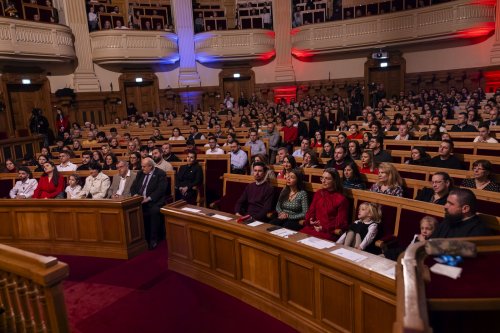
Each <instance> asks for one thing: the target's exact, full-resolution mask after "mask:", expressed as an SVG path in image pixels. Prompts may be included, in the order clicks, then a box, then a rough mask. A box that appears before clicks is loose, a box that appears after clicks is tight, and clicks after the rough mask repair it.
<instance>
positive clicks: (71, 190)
mask: <svg viewBox="0 0 500 333" xmlns="http://www.w3.org/2000/svg"><path fill="white" fill-rule="evenodd" d="M68 184H69V185H68V186H66V190H64V192H66V198H67V199H80V196H79V194H80V191H81V190H82V187H81V186H80V185H79V184H80V177H78V175H76V174H75V175H71V176H69V177H68Z"/></svg>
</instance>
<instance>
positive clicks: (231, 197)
mask: <svg viewBox="0 0 500 333" xmlns="http://www.w3.org/2000/svg"><path fill="white" fill-rule="evenodd" d="M246 186H247V183H240V182H231V181H227V182H226V195H224V196H223V197H221V198H220V199H219V200H216V201H214V202H213V203H212V204H210V208H213V209H217V210H220V211H222V212H226V213H230V214H234V206H235V205H236V202H237V201H238V199H239V198H240V195H241V193H243V191H244V190H245V187H246Z"/></svg>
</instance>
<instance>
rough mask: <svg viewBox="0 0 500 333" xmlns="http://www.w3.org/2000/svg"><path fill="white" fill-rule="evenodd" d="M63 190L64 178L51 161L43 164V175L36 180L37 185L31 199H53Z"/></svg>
mask: <svg viewBox="0 0 500 333" xmlns="http://www.w3.org/2000/svg"><path fill="white" fill-rule="evenodd" d="M63 190H64V178H63V176H62V175H60V174H59V172H58V171H57V168H56V166H55V165H54V163H53V162H50V161H49V162H46V163H45V164H44V165H43V175H42V177H41V178H40V180H39V181H38V186H37V188H36V189H35V193H34V194H33V197H32V198H33V199H49V198H51V199H53V198H55V197H57V196H58V195H59V194H61V193H62V192H63Z"/></svg>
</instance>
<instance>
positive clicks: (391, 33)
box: [292, 0, 495, 58]
mask: <svg viewBox="0 0 500 333" xmlns="http://www.w3.org/2000/svg"><path fill="white" fill-rule="evenodd" d="M494 29H495V1H494V0H485V1H477V0H457V1H452V2H447V3H444V4H440V5H434V6H430V7H424V8H420V9H413V10H408V11H402V12H396V13H390V14H383V15H377V16H366V17H362V18H357V19H350V20H343V21H338V22H328V23H321V24H311V25H305V26H301V27H298V28H295V29H293V30H292V53H293V54H294V55H295V56H297V57H299V58H300V57H306V56H311V55H316V54H333V53H340V52H346V51H360V50H367V49H373V48H378V47H386V46H394V45H397V46H399V47H401V46H404V45H410V44H425V43H427V44H431V43H435V42H436V41H440V42H443V41H451V40H456V39H460V38H475V37H482V36H487V35H489V34H490V33H491V32H492V31H493V30H494Z"/></svg>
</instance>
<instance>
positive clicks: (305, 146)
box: [292, 138, 311, 157]
mask: <svg viewBox="0 0 500 333" xmlns="http://www.w3.org/2000/svg"><path fill="white" fill-rule="evenodd" d="M310 144H311V142H310V141H309V139H308V138H304V139H302V141H301V142H300V149H297V150H296V151H294V152H293V154H292V156H293V157H304V153H305V152H306V150H308V149H309V145H310Z"/></svg>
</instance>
